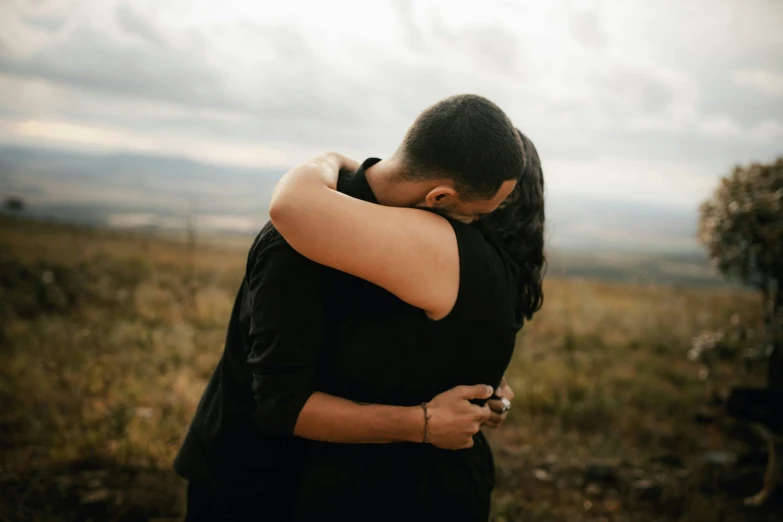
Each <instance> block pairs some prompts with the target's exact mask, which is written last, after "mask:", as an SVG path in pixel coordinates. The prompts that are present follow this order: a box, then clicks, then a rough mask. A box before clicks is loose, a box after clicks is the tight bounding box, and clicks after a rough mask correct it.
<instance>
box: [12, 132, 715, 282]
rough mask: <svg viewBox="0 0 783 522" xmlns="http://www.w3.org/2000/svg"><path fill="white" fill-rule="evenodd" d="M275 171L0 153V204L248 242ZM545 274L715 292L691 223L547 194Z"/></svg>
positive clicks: (670, 214)
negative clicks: (1, 200) (706, 287)
mask: <svg viewBox="0 0 783 522" xmlns="http://www.w3.org/2000/svg"><path fill="white" fill-rule="evenodd" d="M282 174H283V172H282V171H281V170H275V169H251V168H241V167H232V166H223V165H211V164H206V163H200V162H196V161H192V160H189V159H185V158H174V157H164V156H151V155H136V154H109V155H106V154H104V155H98V154H88V153H82V152H70V151H61V150H46V149H33V148H24V147H11V146H0V196H2V197H7V196H10V195H15V196H21V197H22V198H23V199H24V200H25V203H26V205H27V206H26V209H25V215H27V216H28V217H33V218H43V219H50V220H57V221H63V222H68V223H77V224H87V225H92V226H100V227H106V226H107V227H113V228H123V229H136V230H145V231H153V232H156V231H157V232H172V231H174V232H176V231H178V230H180V231H181V230H184V229H185V228H186V227H189V226H192V227H193V228H195V229H196V230H198V231H199V232H200V233H202V234H205V233H206V234H223V235H225V234H229V235H236V236H237V237H239V238H242V237H247V236H248V235H249V234H252V233H253V232H254V231H256V230H258V229H259V228H260V227H261V226H262V224H263V223H264V222H265V221H266V219H267V217H268V216H267V208H268V202H269V198H270V196H271V192H272V190H273V188H274V185H275V183H276V182H277V180H278V179H279V178H280V176H281V175H282ZM547 220H548V224H547V229H548V232H547V235H548V240H549V244H550V246H551V247H552V249H553V251H552V255H551V256H550V257H551V258H552V263H551V268H550V270H551V271H552V272H553V273H562V274H567V275H572V276H582V277H591V278H592V277H598V278H602V279H616V280H623V281H637V282H641V283H644V282H648V281H650V282H654V281H670V282H683V283H687V284H716V283H719V281H720V280H719V279H717V278H715V276H714V274H713V272H712V271H711V270H710V269H709V267H708V265H707V262H706V258H705V256H704V255H703V253H702V251H701V249H700V248H699V247H698V245H697V244H696V243H695V240H694V236H695V230H696V213H695V210H694V212H685V211H673V210H671V209H668V208H662V207H655V206H651V205H639V204H635V203H634V204H628V203H622V202H617V201H610V200H600V199H595V198H593V199H590V198H587V197H585V198H577V197H574V196H565V195H559V194H551V193H549V194H547Z"/></svg>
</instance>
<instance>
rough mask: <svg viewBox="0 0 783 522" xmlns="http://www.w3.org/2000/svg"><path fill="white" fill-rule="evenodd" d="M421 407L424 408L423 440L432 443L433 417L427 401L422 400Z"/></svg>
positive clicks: (425, 442)
mask: <svg viewBox="0 0 783 522" xmlns="http://www.w3.org/2000/svg"><path fill="white" fill-rule="evenodd" d="M421 409H422V410H424V440H423V441H422V442H423V443H424V444H429V443H430V423H429V420H430V419H431V418H432V415H430V413H429V412H428V411H427V403H426V402H422V403H421Z"/></svg>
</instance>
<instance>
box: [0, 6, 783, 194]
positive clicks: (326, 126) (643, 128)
mask: <svg viewBox="0 0 783 522" xmlns="http://www.w3.org/2000/svg"><path fill="white" fill-rule="evenodd" d="M3 4H4V7H3V9H2V12H0V142H4V143H36V144H39V145H42V146H58V147H63V146H78V147H82V148H89V149H95V150H132V151H140V152H145V153H148V152H153V153H163V154H174V155H185V156H189V157H192V158H195V159H200V160H208V161H211V162H217V163H232V164H242V165H258V166H272V167H281V168H282V167H288V166H290V165H291V164H292V163H293V162H296V161H300V160H302V159H304V158H306V157H307V156H309V155H312V154H315V153H318V152H321V151H324V150H328V149H337V150H341V151H345V152H347V153H350V154H353V155H355V156H357V157H364V156H369V155H379V156H384V155H388V154H389V153H390V152H391V151H393V150H394V148H395V147H396V145H397V143H398V142H399V140H400V138H401V136H402V134H403V133H404V131H405V129H406V127H407V125H408V124H409V123H410V122H411V121H412V120H413V119H414V118H415V116H416V115H417V113H418V112H420V111H421V110H422V109H423V108H425V107H426V106H427V105H429V104H430V103H433V102H434V101H436V100H438V99H440V98H443V97H445V96H448V95H450V94H454V93H459V92H474V93H478V94H482V95H485V96H487V97H489V98H490V99H492V100H493V101H495V102H496V103H498V104H499V105H500V106H501V107H503V108H504V109H505V110H506V112H507V113H508V114H509V116H510V117H511V118H512V120H514V122H515V123H516V124H517V126H519V127H520V128H521V129H522V130H523V131H524V132H525V133H526V134H528V135H529V136H530V137H531V138H532V139H533V141H534V142H535V143H536V145H537V147H538V150H539V152H540V154H541V157H542V160H543V165H544V170H545V175H546V177H547V183H548V192H549V195H550V198H551V197H553V196H555V195H563V196H569V197H574V196H590V197H593V198H606V199H607V200H614V201H624V202H637V201H638V202H641V203H651V204H655V205H659V206H663V207H666V206H671V207H676V208H679V209H685V208H695V207H696V205H697V204H698V201H699V200H700V199H701V198H703V197H704V196H705V195H707V194H708V193H709V192H710V190H711V189H712V187H713V186H714V185H715V182H716V180H717V178H718V177H719V176H720V175H722V174H724V173H725V172H727V171H728V170H729V169H730V167H731V166H732V164H734V163H735V162H746V161H749V160H764V161H766V160H771V159H773V158H774V157H775V155H776V154H783V30H781V28H782V27H783V2H780V1H779V0H769V1H749V0H745V1H742V2H739V1H737V0H709V1H708V0H705V1H702V2H696V1H686V0H672V1H666V0H663V1H657V2H650V1H647V0H643V1H628V0H623V1H613V2H575V1H565V0H563V1H549V0H547V1H536V2H528V1H525V2H523V1H521V0H520V1H515V0H482V1H480V2H477V1H470V2H463V1H455V0H448V1H446V0H442V1H435V0H415V1H381V0H363V1H353V2H348V1H339V0H329V1H309V2H306V1H294V0H285V1H283V0H277V1H275V2H268V1H259V0H253V1H250V0H247V1H234V0H204V1H202V0H133V1H113V0H83V1H75V2H66V1H57V0H49V1H44V0H37V1H32V0H29V1H28V0H10V8H9V0H5V1H4V2H3Z"/></svg>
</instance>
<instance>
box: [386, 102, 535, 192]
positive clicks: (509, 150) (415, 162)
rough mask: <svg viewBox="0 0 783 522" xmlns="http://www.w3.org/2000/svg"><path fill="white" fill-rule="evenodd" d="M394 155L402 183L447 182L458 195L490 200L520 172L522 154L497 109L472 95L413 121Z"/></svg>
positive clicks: (516, 137) (435, 107) (442, 104)
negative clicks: (450, 183) (399, 165)
mask: <svg viewBox="0 0 783 522" xmlns="http://www.w3.org/2000/svg"><path fill="white" fill-rule="evenodd" d="M397 154H398V156H399V158H400V160H401V162H402V166H403V175H404V176H405V177H406V178H407V179H414V180H415V179H432V178H447V179H453V180H454V183H455V186H456V188H457V190H458V191H459V192H460V194H462V195H463V196H468V197H478V198H481V197H491V196H494V195H495V194H496V193H497V191H498V190H499V189H500V186H501V185H502V184H503V182H504V181H507V180H510V179H517V178H518V177H519V173H520V172H522V171H523V170H524V169H525V161H526V158H525V150H524V147H523V146H522V143H521V141H520V139H519V134H518V133H517V131H516V129H515V128H514V125H513V124H512V123H511V120H509V118H508V116H506V113H504V112H503V111H502V110H501V108H500V107H498V106H497V105H495V104H494V103H492V102H491V101H489V100H488V99H486V98H484V97H481V96H477V95H475V94H458V95H455V96H451V97H449V98H446V99H445V100H441V101H439V102H437V103H436V104H434V105H432V106H431V107H429V108H427V109H426V110H425V111H424V112H422V113H421V114H420V115H419V117H418V118H416V121H415V122H413V125H411V127H410V129H408V132H407V133H406V134H405V138H404V139H403V141H402V144H401V145H400V148H399V150H398V151H397Z"/></svg>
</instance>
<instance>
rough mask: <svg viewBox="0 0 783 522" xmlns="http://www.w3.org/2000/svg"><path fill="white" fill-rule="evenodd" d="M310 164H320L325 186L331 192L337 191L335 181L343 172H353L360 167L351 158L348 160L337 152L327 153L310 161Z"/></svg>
mask: <svg viewBox="0 0 783 522" xmlns="http://www.w3.org/2000/svg"><path fill="white" fill-rule="evenodd" d="M311 163H316V164H321V165H322V166H323V168H321V169H320V170H321V172H322V174H323V180H324V182H325V183H326V186H327V187H329V188H330V189H332V190H337V180H338V179H339V177H340V174H341V173H343V172H353V171H355V170H357V169H358V168H359V166H360V165H361V164H360V163H359V162H358V161H356V160H355V159H353V158H349V157H348V156H345V155H344V154H340V153H339V152H327V153H326V154H324V155H323V156H319V157H317V158H315V159H313V160H312V161H311Z"/></svg>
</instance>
